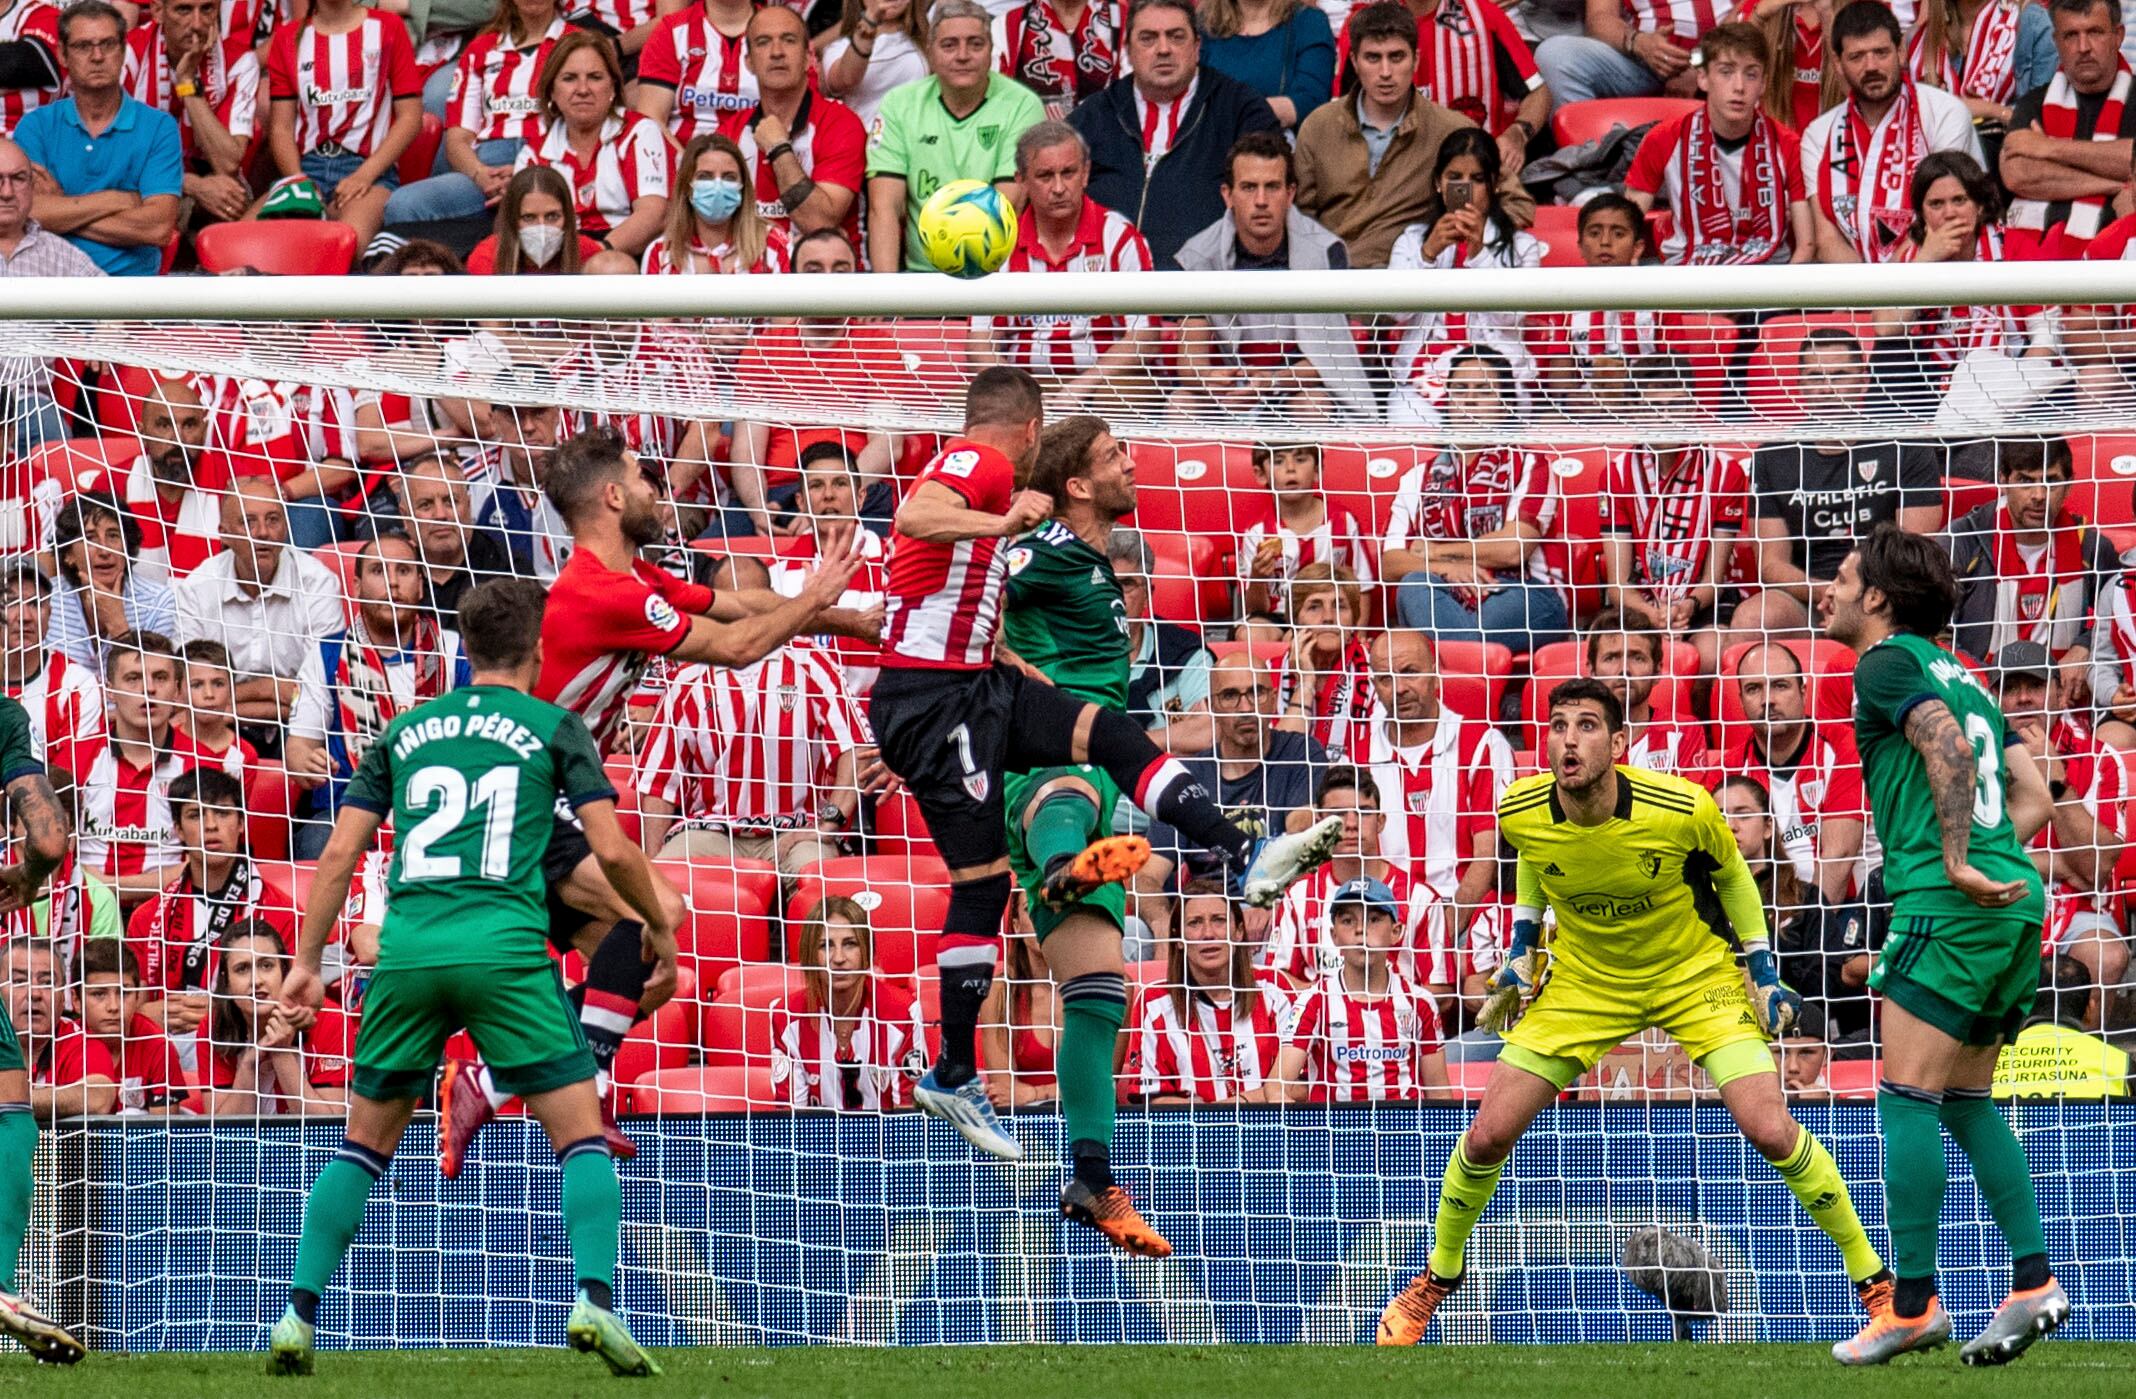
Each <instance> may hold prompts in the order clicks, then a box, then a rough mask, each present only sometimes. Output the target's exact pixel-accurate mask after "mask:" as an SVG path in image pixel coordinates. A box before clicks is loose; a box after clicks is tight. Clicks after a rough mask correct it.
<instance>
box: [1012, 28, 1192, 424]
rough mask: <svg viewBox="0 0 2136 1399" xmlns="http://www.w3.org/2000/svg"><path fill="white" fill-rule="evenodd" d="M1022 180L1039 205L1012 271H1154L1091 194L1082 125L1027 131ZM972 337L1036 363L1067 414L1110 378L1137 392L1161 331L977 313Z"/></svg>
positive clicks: (1096, 319) (1123, 320) (1124, 322)
mask: <svg viewBox="0 0 2136 1399" xmlns="http://www.w3.org/2000/svg"><path fill="white" fill-rule="evenodd" d="M1095 3H1096V0H1093V8H1095ZM1016 178H1017V180H1018V181H1019V182H1020V184H1021V185H1022V188H1023V191H1024V195H1025V197H1026V198H1027V199H1028V200H1029V201H1030V202H1029V204H1028V205H1026V206H1025V209H1024V213H1023V217H1022V219H1020V220H1019V221H1018V223H1017V226H1016V248H1015V251H1013V252H1011V253H1010V254H1009V260H1008V262H1007V264H1006V265H1005V266H1004V267H1003V269H1002V270H1003V271H1006V272H1147V271H1149V270H1150V246H1149V244H1148V243H1146V242H1144V241H1143V237H1142V235H1141V233H1139V232H1137V231H1136V229H1135V226H1134V225H1133V224H1131V223H1129V222H1128V221H1127V219H1126V218H1125V217H1123V216H1122V215H1120V214H1118V213H1115V212H1114V211H1113V210H1111V209H1108V208H1106V207H1105V206H1104V205H1102V204H1100V203H1098V202H1097V201H1096V200H1094V199H1092V198H1091V197H1090V196H1089V195H1088V194H1087V193H1085V191H1086V190H1087V189H1088V188H1089V185H1090V148H1089V147H1088V146H1086V145H1085V144H1084V143H1083V137H1082V135H1081V133H1079V132H1078V131H1077V130H1076V129H1075V128H1074V127H1072V126H1070V125H1068V124H1067V123H1066V122H1060V121H1043V122H1040V123H1039V124H1038V125H1036V126H1034V127H1032V128H1031V129H1030V130H1028V131H1026V132H1025V133H1024V134H1023V136H1022V137H1021V138H1019V139H1018V141H1017V142H1016ZM972 335H973V345H972V356H973V361H974V362H975V363H978V364H1013V365H1015V366H1016V367H1017V368H1018V369H1023V370H1028V371H1029V372H1031V373H1032V374H1035V375H1037V376H1038V378H1039V381H1040V382H1041V383H1044V384H1046V385H1047V387H1048V388H1049V389H1050V390H1051V393H1052V396H1053V399H1052V401H1053V402H1054V403H1055V404H1056V405H1060V407H1061V411H1064V412H1065V411H1068V409H1069V408H1070V407H1072V406H1073V405H1074V404H1076V403H1078V402H1082V401H1086V400H1088V399H1089V398H1090V397H1091V396H1092V395H1093V394H1097V393H1100V392H1101V391H1102V390H1103V389H1105V388H1106V387H1107V386H1108V385H1114V386H1119V387H1120V388H1122V389H1123V391H1132V383H1133V381H1134V380H1136V379H1138V378H1139V376H1140V372H1141V369H1142V357H1143V355H1144V353H1145V352H1146V351H1147V350H1148V349H1149V347H1150V346H1151V344H1152V343H1153V342H1154V340H1155V338H1156V337H1155V332H1153V331H1152V330H1151V329H1150V318H1149V317H1148V316H1070V315H1033V316H974V317H973V318H972Z"/></svg>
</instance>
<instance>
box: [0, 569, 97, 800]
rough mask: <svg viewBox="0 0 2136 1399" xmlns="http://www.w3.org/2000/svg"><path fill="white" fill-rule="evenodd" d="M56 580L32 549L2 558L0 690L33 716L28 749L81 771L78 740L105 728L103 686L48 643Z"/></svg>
mask: <svg viewBox="0 0 2136 1399" xmlns="http://www.w3.org/2000/svg"><path fill="white" fill-rule="evenodd" d="M51 621H52V581H51V580H50V579H49V578H46V577H45V576H44V572H43V570H41V569H39V568H38V567H37V560H36V559H35V558H33V557H32V556H30V555H28V554H17V555H15V556H13V557H12V558H8V559H5V560H0V648H4V649H0V694H4V695H6V696H7V697H8V698H10V699H13V700H17V701H20V703H21V705H22V707H23V709H24V710H25V711H26V712H27V713H28V714H29V716H30V752H31V753H32V754H33V755H35V756H36V758H37V760H38V761H39V762H42V763H43V764H44V765H45V766H46V767H47V768H54V767H58V768H65V769H66V770H67V771H68V772H79V771H80V770H81V769H80V766H79V763H78V760H77V757H76V752H75V750H76V745H78V744H95V743H96V742H97V741H98V740H99V739H100V738H101V737H102V735H103V732H104V687H103V686H102V685H101V684H99V683H98V681H97V678H96V675H95V674H94V673H93V672H92V671H91V670H90V669H89V667H87V666H85V665H82V664H81V663H80V662H78V661H75V660H74V659H73V658H71V657H69V656H68V655H67V654H66V652H64V651H60V650H56V649H53V648H51V647H48V646H47V645H46V644H45V634H46V630H47V628H48V627H49V626H50V625H51Z"/></svg>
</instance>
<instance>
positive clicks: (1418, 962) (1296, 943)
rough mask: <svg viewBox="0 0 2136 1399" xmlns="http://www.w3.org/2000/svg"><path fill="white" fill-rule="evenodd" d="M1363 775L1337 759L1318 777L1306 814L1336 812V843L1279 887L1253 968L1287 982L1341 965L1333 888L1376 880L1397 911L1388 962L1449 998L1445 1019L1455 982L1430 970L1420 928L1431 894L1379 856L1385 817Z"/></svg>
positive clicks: (1307, 980) (1307, 981)
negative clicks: (1332, 921)
mask: <svg viewBox="0 0 2136 1399" xmlns="http://www.w3.org/2000/svg"><path fill="white" fill-rule="evenodd" d="M1369 775H1370V774H1369V773H1366V772H1364V771H1361V770H1360V769H1358V768H1355V767H1351V766H1348V765H1347V764H1344V765H1338V766H1336V767H1331V768H1329V769H1328V771H1327V776H1325V777H1323V778H1322V779H1321V781H1320V792H1319V795H1318V796H1317V797H1316V798H1315V799H1314V802H1313V812H1312V819H1314V820H1315V821H1319V820H1323V819H1325V818H1327V817H1329V816H1339V817H1341V818H1342V840H1341V841H1340V842H1339V843H1338V844H1337V845H1336V847H1335V855H1334V858H1332V859H1330V860H1329V861H1328V863H1327V864H1325V865H1323V866H1322V867H1320V868H1319V869H1317V870H1314V871H1313V872H1312V873H1311V874H1309V875H1307V876H1306V877H1305V878H1303V879H1301V880H1299V881H1298V882H1297V883H1296V884H1293V885H1291V887H1290V888H1289V889H1287V890H1286V891H1284V895H1283V901H1282V902H1281V903H1279V904H1277V905H1276V909H1275V915H1274V917H1272V918H1271V919H1270V920H1269V925H1268V934H1267V937H1266V938H1265V939H1264V940H1263V942H1262V943H1261V946H1260V948H1259V949H1258V950H1257V951H1256V952H1255V954H1254V962H1255V965H1257V966H1259V967H1261V968H1262V969H1263V970H1265V971H1268V972H1270V973H1272V974H1274V975H1276V976H1278V977H1280V978H1282V979H1283V981H1284V983H1285V984H1287V985H1290V986H1309V985H1311V984H1312V983H1313V982H1315V981H1317V980H1319V979H1320V978H1321V977H1322V976H1324V975H1326V974H1327V973H1329V972H1331V971H1333V970H1335V968H1337V967H1338V966H1340V965H1342V958H1341V955H1340V954H1339V953H1338V952H1337V951H1336V949H1335V942H1334V938H1333V936H1332V934H1331V933H1330V931H1329V927H1328V915H1329V913H1330V911H1331V903H1332V900H1333V899H1334V896H1335V891H1336V890H1338V889H1340V888H1342V887H1343V886H1345V885H1347V884H1349V883H1350V882H1351V881H1352V880H1357V879H1377V880H1378V881H1380V883H1382V884H1384V885H1386V886H1387V888H1388V890H1389V891H1390V892H1392V893H1393V895H1394V901H1395V903H1396V904H1397V905H1399V906H1400V908H1401V910H1402V917H1401V934H1402V936H1401V938H1400V940H1399V941H1398V942H1397V944H1396V950H1395V966H1396V967H1397V968H1398V969H1399V970H1400V971H1401V973H1402V975H1404V976H1406V977H1409V978H1410V979H1411V980H1412V981H1419V980H1421V981H1424V982H1427V983H1430V984H1431V987H1432V993H1433V994H1434V995H1435V996H1437V997H1439V998H1440V1000H1442V1001H1446V1002H1448V1003H1447V1005H1446V1006H1445V1009H1444V1011H1443V1012H1442V1014H1443V1015H1445V1016H1451V1014H1452V1012H1453V1010H1454V1008H1455V1003H1453V1002H1451V1001H1450V1000H1449V998H1450V997H1451V996H1452V994H1453V990H1454V983H1453V982H1452V981H1451V980H1450V979H1449V980H1447V981H1444V982H1442V981H1441V979H1440V978H1439V977H1437V976H1436V975H1434V974H1433V972H1432V967H1431V963H1432V962H1433V961H1435V960H1437V957H1438V953H1437V950H1436V949H1434V948H1433V947H1431V945H1430V936H1431V930H1430V927H1429V926H1427V925H1428V923H1430V921H1431V919H1430V915H1431V906H1432V904H1433V903H1434V902H1436V901H1437V896H1436V895H1434V894H1433V893H1432V890H1431V887H1430V886H1429V885H1428V884H1426V883H1424V881H1422V880H1420V879H1412V878H1410V876H1409V869H1408V868H1407V867H1405V866H1402V865H1397V864H1395V863H1394V862H1393V861H1391V860H1389V859H1387V858H1386V856H1385V854H1384V851H1385V848H1386V847H1385V841H1384V837H1385V833H1386V830H1387V814H1386V813H1385V812H1384V811H1383V810H1382V809H1381V806H1380V790H1379V784H1378V783H1376V782H1372V781H1369V780H1368V778H1369Z"/></svg>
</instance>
